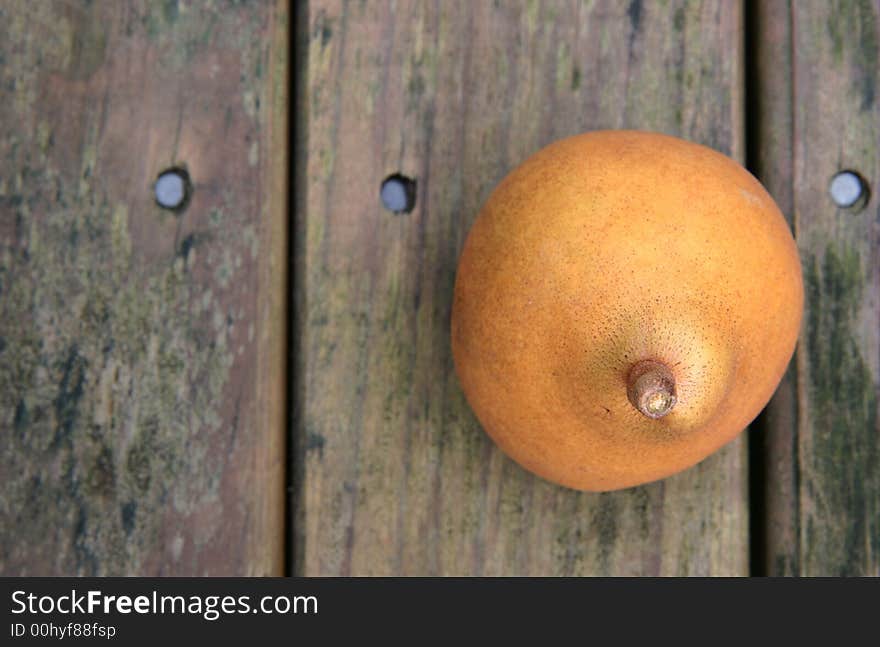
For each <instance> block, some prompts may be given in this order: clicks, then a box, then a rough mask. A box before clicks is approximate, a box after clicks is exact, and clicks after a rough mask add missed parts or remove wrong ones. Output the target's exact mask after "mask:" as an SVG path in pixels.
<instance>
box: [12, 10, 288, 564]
mask: <svg viewBox="0 0 880 647" xmlns="http://www.w3.org/2000/svg"><path fill="white" fill-rule="evenodd" d="M287 12H288V9H287V3H286V2H282V1H280V0H279V1H277V2H275V1H265V2H254V3H239V2H232V1H225V0H223V1H221V0H217V1H213V2H210V1H206V2H186V1H183V0H181V1H178V0H168V1H165V2H161V3H160V2H147V1H146V0H141V1H131V2H124V3H123V2H114V1H110V0H104V1H97V2H91V3H79V2H60V1H56V2H48V1H47V2H33V3H30V2H9V3H3V4H2V5H0V88H2V92H3V100H2V101H0V428H2V446H0V482H2V484H3V489H2V493H0V573H2V574H4V575H73V574H76V575H115V574H137V575H156V574H160V575H161V574H174V575H187V574H211V575H215V574H273V573H274V574H280V573H281V572H282V571H283V559H284V550H283V535H284V530H283V528H284V520H283V497H284V493H283V487H284V486H283V468H284V435H285V429H284V405H285V402H284V394H285V385H284V366H285V360H284V357H285V348H284V342H285V339H284V335H285V330H286V323H285V308H286V307H285V302H286V292H287V288H286V281H285V278H286V263H287V253H286V249H285V245H286V227H287V207H286V194H287V190H286V155H287V135H286V119H287V99H286V96H287V87H288V79H287V69H288V66H287V56H288V46H289V38H288V25H287V22H288V13H287ZM172 166H177V167H184V168H186V169H187V170H188V172H189V174H190V176H191V178H192V182H193V185H194V190H193V194H192V199H191V202H190V204H189V206H188V208H187V209H186V210H185V211H183V212H182V213H179V214H176V213H173V212H170V211H165V210H162V209H161V208H159V207H158V206H157V205H156V203H155V202H154V198H153V189H152V186H153V183H154V181H155V179H156V177H157V175H158V174H159V173H160V172H161V171H162V170H163V169H165V168H168V167H172Z"/></svg>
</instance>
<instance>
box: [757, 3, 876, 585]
mask: <svg viewBox="0 0 880 647" xmlns="http://www.w3.org/2000/svg"><path fill="white" fill-rule="evenodd" d="M766 9H767V13H766V15H765V16H764V20H765V23H766V28H765V31H766V32H767V33H768V34H769V33H776V34H778V35H779V36H780V37H781V38H782V39H783V40H785V39H790V41H789V42H790V44H791V45H792V52H793V54H792V60H791V67H790V79H787V80H786V79H783V80H782V81H783V83H782V84H781V85H782V87H781V88H779V89H777V90H773V91H775V92H779V91H781V92H782V94H781V95H780V96H778V97H777V98H776V99H774V100H773V102H774V103H776V104H777V108H776V109H770V108H768V109H767V110H765V112H764V113H763V114H762V120H763V122H764V123H765V125H766V130H767V132H768V133H771V134H772V133H777V134H779V133H781V136H780V137H779V139H778V140H777V142H776V143H774V141H773V138H772V137H764V138H763V140H762V141H763V142H765V143H766V150H767V155H768V162H767V163H766V164H764V165H763V167H762V170H761V172H762V175H763V176H764V179H765V181H766V182H767V184H768V186H770V188H771V191H776V192H781V193H780V195H782V196H783V198H782V199H783V200H785V199H786V198H785V197H784V196H785V195H786V194H787V195H790V196H791V202H790V205H791V207H792V208H793V209H792V211H793V214H794V224H795V231H796V236H797V240H798V245H799V247H800V249H801V257H802V260H803V264H804V275H805V279H806V282H805V286H806V297H807V299H806V313H805V322H804V329H803V334H802V337H801V342H800V350H799V352H798V354H797V362H796V364H797V415H796V416H784V417H782V418H781V419H780V421H779V422H778V423H777V424H774V425H773V427H772V428H771V430H770V431H771V433H773V434H774V436H775V438H776V439H777V440H776V441H774V444H776V445H777V446H778V449H777V451H776V452H775V453H774V454H772V455H771V460H772V461H774V462H775V461H780V462H788V461H790V460H791V459H790V458H788V457H787V456H784V455H785V454H787V453H788V452H789V451H790V450H789V445H790V441H789V438H792V437H793V432H792V427H791V424H792V421H796V435H795V436H794V438H795V439H796V447H797V454H796V459H795V460H796V465H797V481H796V488H792V487H790V485H789V483H790V477H789V475H788V472H789V470H788V469H785V470H784V471H785V474H783V475H781V477H777V480H775V481H774V480H771V481H770V482H769V483H768V485H767V488H768V491H773V490H778V492H779V496H780V497H782V498H784V499H785V504H787V508H788V511H785V510H783V509H782V508H783V507H784V504H783V503H780V504H779V505H778V506H776V508H777V511H778V512H777V513H776V514H779V515H780V517H781V518H783V517H784V518H786V519H789V518H791V517H794V523H793V524H792V523H791V522H790V521H786V522H785V524H784V526H783V527H780V528H775V529H774V528H773V526H770V530H771V533H770V537H769V539H770V544H769V545H770V548H771V549H770V550H768V561H769V564H768V567H769V572H770V573H771V574H800V575H880V428H878V421H877V391H878V383H880V306H878V303H880V252H878V250H880V229H878V227H877V213H878V202H877V197H876V194H877V191H876V187H877V183H878V180H880V105H878V101H877V97H876V89H877V86H878V82H880V68H878V57H880V51H878V39H880V31H878V28H880V4H878V3H876V2H833V3H819V2H811V3H790V5H789V6H783V7H780V6H772V7H767V8H766ZM783 47H784V45H783ZM778 62H779V59H778V58H776V57H775V56H774V57H773V58H772V61H771V60H768V61H767V66H769V67H772V66H774V65H777V64H778ZM762 67H763V66H762ZM786 84H788V85H790V87H792V88H793V91H792V94H791V103H789V105H788V114H787V113H786V109H785V108H784V107H783V106H784V104H785V103H786V101H787V98H786V96H785V90H784V87H785V85H786ZM768 91H771V90H770V88H768ZM789 124H792V126H791V127H792V130H791V131H790V132H791V135H788V134H787V132H789V131H788V129H789V127H790V126H789ZM786 140H788V141H790V150H789V151H786V150H785V148H786V146H785V144H783V145H781V146H776V144H778V142H786ZM774 147H775V148H774ZM844 169H851V170H855V171H857V172H858V173H860V174H861V175H862V176H863V177H864V178H865V179H866V180H867V185H868V186H869V187H871V188H872V194H873V195H872V197H871V199H870V201H869V202H868V203H867V205H865V206H864V207H863V208H856V209H838V208H837V207H836V206H835V204H834V203H833V202H832V200H831V198H830V196H829V193H828V186H829V181H830V179H831V178H832V177H833V176H834V174H835V173H837V172H838V171H840V170H844ZM786 185H788V186H786ZM777 197H779V196H777ZM773 474H774V473H773V472H772V471H771V472H770V475H771V477H773ZM771 514H773V513H772V512H771Z"/></svg>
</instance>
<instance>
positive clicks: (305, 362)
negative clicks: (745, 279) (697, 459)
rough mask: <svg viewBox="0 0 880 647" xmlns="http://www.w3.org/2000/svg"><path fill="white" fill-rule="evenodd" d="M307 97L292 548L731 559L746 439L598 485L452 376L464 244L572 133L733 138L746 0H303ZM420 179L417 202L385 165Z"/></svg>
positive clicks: (519, 563)
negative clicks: (560, 463) (487, 426)
mask: <svg viewBox="0 0 880 647" xmlns="http://www.w3.org/2000/svg"><path fill="white" fill-rule="evenodd" d="M303 14H305V15H304V16H303V18H304V21H305V23H304V24H305V27H304V29H303V37H304V38H307V39H308V42H307V45H305V46H304V49H305V50H306V51H305V52H304V53H306V54H307V62H305V63H303V65H304V79H303V82H302V85H301V86H300V88H299V98H298V102H297V119H298V121H297V129H298V132H299V133H301V137H302V139H301V141H302V144H303V146H305V147H306V148H305V150H301V151H300V152H299V153H298V154H299V156H300V157H299V158H298V159H299V161H300V164H299V167H298V170H297V182H298V188H299V189H300V191H298V196H299V197H298V203H297V207H296V222H297V234H296V241H297V242H296V249H295V256H296V258H297V263H298V265H297V271H296V272H295V274H296V277H297V278H296V284H295V298H296V301H297V312H298V320H297V326H296V329H297V331H298V338H297V347H296V352H295V358H296V361H295V365H296V370H297V375H298V377H297V386H296V389H295V394H294V395H295V400H296V406H297V416H296V421H297V424H296V427H295V442H296V445H295V455H296V460H297V463H296V466H295V475H296V482H295V484H294V485H295V495H296V501H295V512H296V516H295V519H294V530H295V534H294V554H293V558H294V567H295V572H297V573H300V574H306V575H318V574H320V575H334V574H344V575H349V574H350V575H366V574H371V575H373V574H375V575H378V574H386V575H394V574H470V575H479V574H485V575H494V574H500V575H517V574H543V575H556V574H569V575H585V574H617V575H621V574H744V573H745V572H746V571H747V568H748V537H747V526H748V521H747V512H746V497H747V492H746V490H747V482H746V481H747V479H746V472H745V470H746V463H745V455H744V443H743V442H742V441H741V440H740V441H736V442H734V443H732V444H731V445H730V446H728V447H727V448H725V449H724V450H723V451H721V452H720V453H718V454H716V455H715V456H713V457H711V458H710V459H708V460H706V461H704V462H703V463H702V464H700V465H699V466H697V467H695V468H694V469H691V470H689V471H688V472H686V473H684V474H681V475H679V476H676V477H674V478H670V479H668V480H665V481H663V482H659V483H656V484H652V485H649V486H646V487H640V488H635V489H631V490H626V491H622V492H617V493H609V494H601V495H597V494H584V493H577V492H573V491H570V490H565V489H563V488H560V487H557V486H554V485H550V484H548V483H546V482H543V481H541V480H539V479H537V478H535V477H533V476H531V475H529V474H528V473H526V472H524V471H523V470H522V469H520V468H519V467H518V466H517V465H515V464H514V463H512V462H511V461H509V460H508V459H506V458H505V457H503V455H502V454H501V453H500V452H499V451H498V450H496V449H495V448H494V446H493V445H492V444H491V442H490V441H489V440H488V439H487V437H486V436H485V434H484V433H483V432H482V431H481V430H480V427H479V425H478V424H477V422H476V421H475V419H474V417H473V415H472V414H471V412H470V411H469V409H468V407H467V404H466V402H465V400H464V398H463V396H462V394H461V391H460V389H459V386H458V384H457V381H456V378H455V375H454V371H453V366H452V361H451V357H450V351H449V339H448V337H449V315H450V306H451V296H452V287H453V281H454V276H455V268H456V263H457V258H458V252H459V250H460V248H461V245H462V243H463V240H464V236H465V234H466V232H467V229H468V227H469V225H470V223H471V222H472V221H473V219H474V217H475V216H476V214H477V211H478V210H479V207H480V205H481V204H482V202H483V201H484V200H485V199H486V197H487V196H488V194H489V192H490V191H491V189H492V188H493V186H494V184H495V183H496V182H498V181H499V180H500V179H501V178H502V177H503V176H504V175H505V174H506V173H507V172H508V171H510V170H511V169H512V168H513V167H514V166H515V165H516V164H517V163H519V162H520V161H522V160H523V159H524V158H525V157H526V156H528V155H529V154H531V153H532V152H534V151H536V150H537V149H538V148H539V147H541V146H542V145H544V144H546V143H549V142H550V141H552V140H554V139H557V138H560V137H562V136H566V135H570V134H573V133H577V132H581V131H585V130H590V129H598V128H622V127H637V128H641V129H647V130H658V131H663V132H667V133H671V134H678V135H682V136H686V137H688V138H691V139H693V140H695V141H698V142H701V143H705V144H708V145H711V146H713V147H715V148H717V149H719V150H722V151H724V152H727V153H730V154H732V155H733V156H735V157H737V158H741V157H742V153H743V114H742V100H743V96H742V87H743V78H742V62H741V59H742V53H743V52H742V46H741V37H742V31H741V30H742V23H741V21H742V16H741V7H740V5H739V3H737V2H727V1H722V0H718V1H706V2H698V1H694V2H680V1H679V2H669V3H653V2H651V3H647V2H645V3H642V2H639V1H637V0H636V1H633V2H630V3H620V2H589V3H581V2H552V3H551V2H537V1H530V2H494V3H490V2H465V1H460V2H445V1H444V2H414V1H409V2H404V1H401V2H388V1H386V2H378V1H377V2H368V3H363V2H359V3H354V2H352V3H344V2H341V1H338V0H312V1H311V2H309V3H308V7H307V8H305V9H304V10H303ZM395 172H400V173H403V174H405V175H408V176H411V177H413V178H414V179H416V180H417V182H418V197H417V204H416V207H415V210H414V211H413V212H412V213H409V214H400V215H395V214H393V213H390V212H388V211H385V210H383V208H382V206H381V204H380V202H379V186H380V183H381V182H382V180H383V178H384V177H385V176H387V175H389V174H391V173H395Z"/></svg>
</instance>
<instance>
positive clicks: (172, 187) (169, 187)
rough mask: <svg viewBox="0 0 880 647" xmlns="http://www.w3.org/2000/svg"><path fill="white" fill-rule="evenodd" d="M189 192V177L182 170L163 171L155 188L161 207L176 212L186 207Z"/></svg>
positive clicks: (157, 200)
mask: <svg viewBox="0 0 880 647" xmlns="http://www.w3.org/2000/svg"><path fill="white" fill-rule="evenodd" d="M189 190H190V187H189V176H188V175H187V173H186V171H184V170H182V169H168V170H167V171H163V172H162V173H160V174H159V177H158V178H157V179H156V184H155V185H154V186H153V191H154V193H155V195H156V202H157V203H158V204H159V206H160V207H163V208H165V209H171V210H175V211H176V210H180V209H182V208H183V207H185V206H186V202H187V199H188V198H189Z"/></svg>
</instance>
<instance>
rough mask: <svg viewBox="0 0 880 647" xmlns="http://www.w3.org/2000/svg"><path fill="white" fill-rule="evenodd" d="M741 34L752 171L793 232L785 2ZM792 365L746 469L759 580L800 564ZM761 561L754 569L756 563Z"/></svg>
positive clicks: (771, 5) (754, 17) (764, 8)
mask: <svg viewBox="0 0 880 647" xmlns="http://www.w3.org/2000/svg"><path fill="white" fill-rule="evenodd" d="M752 11H753V13H752V14H751V15H750V23H749V24H747V25H746V29H747V30H748V38H749V44H750V45H751V51H749V52H747V56H749V57H750V62H751V65H750V69H749V70H748V75H749V80H750V81H751V82H752V84H753V85H752V86H751V87H749V100H750V108H751V109H750V111H749V115H748V123H749V126H748V128H749V141H750V144H751V151H750V152H751V153H752V158H751V160H750V161H751V162H752V168H751V170H752V171H753V172H754V173H755V175H757V176H758V178H759V179H760V180H761V181H762V183H763V184H764V186H765V187H766V188H767V190H768V191H769V192H770V195H772V196H773V198H774V200H775V201H776V204H778V205H779V208H780V210H781V211H782V213H783V214H785V217H786V219H787V220H788V222H789V224H790V225H791V226H792V227H794V197H793V195H792V191H793V188H794V187H793V182H792V172H793V166H792V128H793V122H792V118H793V114H792V92H793V77H792V73H791V70H792V46H791V38H792V28H791V11H790V7H789V4H788V3H787V2H758V3H753V5H752ZM797 352H798V351H797V350H796V351H795V353H796V354H797ZM797 403H798V398H797V360H796V359H794V360H792V362H791V364H790V365H789V368H788V371H787V372H786V374H785V376H784V377H783V378H782V381H781V383H780V384H779V387H778V388H777V389H776V393H775V394H774V396H773V399H772V400H771V401H770V403H769V404H768V405H767V408H766V409H765V411H764V413H763V415H762V417H761V418H759V421H758V422H757V424H756V425H754V427H755V429H754V430H753V435H752V436H751V438H750V442H752V443H755V445H756V447H755V451H753V453H752V456H753V457H754V460H753V461H752V463H751V468H752V470H753V471H754V472H755V473H754V474H753V478H754V480H753V482H754V483H756V485H757V487H756V491H755V492H754V493H753V496H754V497H760V499H761V501H756V502H755V503H756V504H757V506H756V508H755V514H756V515H761V517H759V518H755V523H754V524H753V525H752V532H753V533H756V534H758V535H759V536H757V537H754V538H753V540H754V541H753V542H752V543H753V546H754V547H756V548H757V549H758V550H757V554H755V555H753V560H754V561H753V563H754V565H755V567H756V570H757V571H758V572H760V573H765V574H774V575H795V574H797V572H798V570H799V568H800V567H799V558H798V555H797V552H796V551H792V550H791V547H793V546H796V545H797V542H798V523H799V515H798V514H797V505H796V502H797V496H798V490H797V487H798V456H797V453H798V449H797V424H798V421H797V412H798V404H797ZM755 561H760V563H755Z"/></svg>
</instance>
